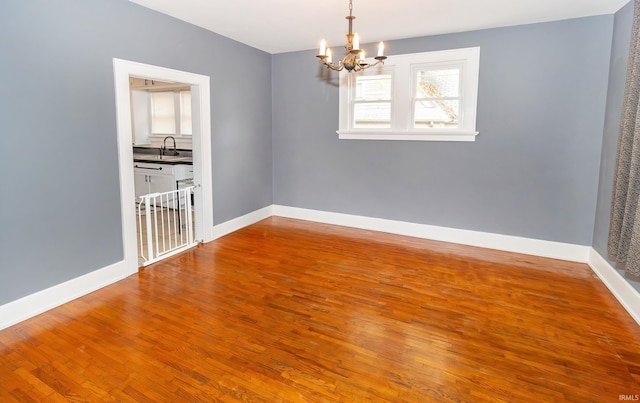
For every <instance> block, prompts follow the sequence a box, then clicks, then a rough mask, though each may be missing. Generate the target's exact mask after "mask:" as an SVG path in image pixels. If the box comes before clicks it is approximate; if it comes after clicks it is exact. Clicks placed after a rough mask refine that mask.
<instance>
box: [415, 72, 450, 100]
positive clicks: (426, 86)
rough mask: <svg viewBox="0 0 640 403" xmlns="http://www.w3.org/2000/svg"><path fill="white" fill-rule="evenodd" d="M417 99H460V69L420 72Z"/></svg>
mask: <svg viewBox="0 0 640 403" xmlns="http://www.w3.org/2000/svg"><path fill="white" fill-rule="evenodd" d="M417 74H418V77H417V78H418V80H417V88H416V98H458V97H459V96H460V69H447V70H428V71H418V73H417Z"/></svg>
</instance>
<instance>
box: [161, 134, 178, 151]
mask: <svg viewBox="0 0 640 403" xmlns="http://www.w3.org/2000/svg"><path fill="white" fill-rule="evenodd" d="M167 139H171V140H173V155H178V150H176V139H175V138H174V137H173V136H167V137H165V138H164V141H163V142H162V149H161V151H160V154H162V155H166V154H167Z"/></svg>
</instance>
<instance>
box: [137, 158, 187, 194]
mask: <svg viewBox="0 0 640 403" xmlns="http://www.w3.org/2000/svg"><path fill="white" fill-rule="evenodd" d="M133 166H134V173H133V177H134V186H135V194H136V197H139V196H144V195H146V194H150V193H163V192H170V191H172V190H176V181H178V180H181V179H188V178H193V165H186V164H176V165H170V164H155V163H146V162H136V163H134V165H133Z"/></svg>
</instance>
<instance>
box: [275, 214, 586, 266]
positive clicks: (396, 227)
mask: <svg viewBox="0 0 640 403" xmlns="http://www.w3.org/2000/svg"><path fill="white" fill-rule="evenodd" d="M273 212H274V215H277V216H281V217H289V218H297V219H300V220H307V221H315V222H321V223H325V224H335V225H342V226H347V227H353V228H360V229H367V230H372V231H380V232H388V233H391V234H398V235H407V236H412V237H416V238H424V239H431V240H434V241H443V242H451V243H457V244H462V245H469V246H478V247H481V248H489V249H498V250H503V251H507V252H515V253H524V254H527V255H535V256H542V257H549V258H553V259H562V260H569V261H573V262H581V263H585V262H586V261H587V257H588V255H589V249H590V247H589V246H582V245H573V244H568V243H561V242H553V241H544V240H540V239H530V238H522V237H516V236H510V235H501V234H492V233H488V232H478V231H469V230H462V229H456V228H447V227H438V226H434V225H426V224H416V223H411V222H405V221H395V220H387V219H383V218H373V217H365V216H356V215H350V214H341V213H331V212H326V211H318V210H308V209H303V208H297V207H288V206H279V205H276V206H274V208H273Z"/></svg>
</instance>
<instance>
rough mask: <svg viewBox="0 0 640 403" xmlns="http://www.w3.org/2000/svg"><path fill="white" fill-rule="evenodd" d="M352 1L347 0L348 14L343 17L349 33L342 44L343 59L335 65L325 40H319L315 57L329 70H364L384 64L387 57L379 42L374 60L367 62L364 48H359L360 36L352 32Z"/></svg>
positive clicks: (382, 45) (353, 17) (353, 18)
mask: <svg viewBox="0 0 640 403" xmlns="http://www.w3.org/2000/svg"><path fill="white" fill-rule="evenodd" d="M352 1H353V0H349V15H348V16H347V17H345V18H346V19H347V20H349V33H348V34H347V44H346V45H344V49H345V50H346V51H347V54H346V56H345V57H344V59H342V60H340V61H338V64H337V65H336V64H335V63H334V62H333V60H332V58H331V49H329V48H328V47H327V42H326V41H325V40H324V39H323V40H322V42H320V52H319V53H318V56H316V57H318V58H319V59H320V62H322V64H324V65H325V66H327V67H328V68H330V69H331V70H335V71H340V70H342V69H347V71H348V72H349V73H351V72H352V71H354V72H355V71H360V70H364V69H366V68H368V67H373V66H375V65H378V64H380V63H382V64H384V60H385V59H386V58H387V56H385V55H384V44H383V43H382V42H380V44H379V45H378V55H377V56H376V57H375V59H376V62H375V63H371V64H370V63H367V61H366V59H365V54H364V50H363V49H360V38H359V37H358V34H357V33H356V34H354V33H353V20H355V19H356V17H355V16H354V15H353V2H352Z"/></svg>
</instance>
